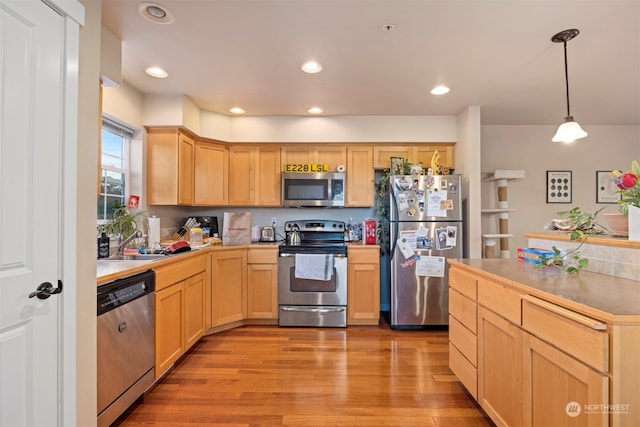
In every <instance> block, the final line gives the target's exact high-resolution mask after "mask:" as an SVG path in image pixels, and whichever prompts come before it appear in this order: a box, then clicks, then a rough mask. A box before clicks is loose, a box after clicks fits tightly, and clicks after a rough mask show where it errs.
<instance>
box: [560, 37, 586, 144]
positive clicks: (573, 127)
mask: <svg viewBox="0 0 640 427" xmlns="http://www.w3.org/2000/svg"><path fill="white" fill-rule="evenodd" d="M578 34H580V31H578V30H576V29H571V30H564V31H560V32H559V33H558V34H556V35H554V36H553V37H551V41H552V42H554V43H563V44H564V81H565V84H566V88H567V117H565V118H564V123H563V124H561V125H560V127H559V128H558V131H557V132H556V134H555V135H554V136H553V139H552V141H553V142H573V141H575V140H576V139H580V138H584V137H585V136H587V133H586V132H585V131H584V130H582V128H581V127H580V125H579V124H578V122H576V121H574V120H573V116H572V115H571V111H570V109H569V71H568V67H567V42H568V41H569V40H571V39H573V38H574V37H577V36H578Z"/></svg>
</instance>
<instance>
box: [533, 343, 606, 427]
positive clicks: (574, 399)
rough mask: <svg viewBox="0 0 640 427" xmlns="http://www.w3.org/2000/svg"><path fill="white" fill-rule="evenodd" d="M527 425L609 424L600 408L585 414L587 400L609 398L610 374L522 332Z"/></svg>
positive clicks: (589, 426) (592, 425)
mask: <svg viewBox="0 0 640 427" xmlns="http://www.w3.org/2000/svg"><path fill="white" fill-rule="evenodd" d="M523 343H524V352H523V367H524V389H523V390H524V396H523V397H524V403H525V405H524V407H523V409H524V414H523V415H524V426H526V427H536V426H559V427H561V426H574V425H575V426H585V427H595V426H608V425H609V415H608V414H607V411H602V410H600V409H598V410H596V411H593V412H592V413H590V414H585V413H583V412H584V407H585V406H584V405H585V403H587V404H588V402H592V404H593V403H594V402H597V403H598V404H600V403H606V402H609V378H608V377H607V375H606V374H603V373H601V372H598V371H596V370H594V369H592V368H590V367H589V366H587V365H585V364H584V363H580V362H579V361H577V360H576V359H574V358H573V357H571V356H569V355H567V354H565V353H563V352H562V351H560V350H558V349H556V348H555V347H553V346H551V345H549V344H547V343H545V342H544V341H542V340H540V339H538V338H536V337H534V336H533V335H531V334H528V333H526V332H525V333H524V334H523Z"/></svg>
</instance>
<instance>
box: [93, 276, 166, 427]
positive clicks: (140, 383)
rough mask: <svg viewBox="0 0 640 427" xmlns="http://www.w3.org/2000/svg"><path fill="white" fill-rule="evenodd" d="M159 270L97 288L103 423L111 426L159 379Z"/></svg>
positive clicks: (99, 411)
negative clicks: (156, 316)
mask: <svg viewBox="0 0 640 427" xmlns="http://www.w3.org/2000/svg"><path fill="white" fill-rule="evenodd" d="M154 289H155V274H154V272H153V271H151V270H149V271H145V272H144V273H139V274H136V275H133V276H129V277H126V278H123V279H118V280H116V281H113V282H110V283H108V284H105V285H102V286H100V287H98V304H97V306H98V307H97V312H98V320H97V329H98V331H97V335H98V338H97V341H98V362H97V363H98V369H97V372H98V378H97V380H98V426H100V427H101V426H108V425H110V424H111V423H113V421H115V420H116V419H117V418H118V417H119V416H120V415H121V414H122V413H123V412H124V411H125V410H126V409H127V408H128V407H129V406H130V405H131V404H132V403H133V402H135V401H136V399H138V397H140V396H141V395H142V394H143V393H144V392H145V391H147V389H148V388H149V387H150V386H151V385H152V384H153V381H154V370H153V368H154V363H155V337H154V315H153V309H154V304H153V301H154V292H153V291H154Z"/></svg>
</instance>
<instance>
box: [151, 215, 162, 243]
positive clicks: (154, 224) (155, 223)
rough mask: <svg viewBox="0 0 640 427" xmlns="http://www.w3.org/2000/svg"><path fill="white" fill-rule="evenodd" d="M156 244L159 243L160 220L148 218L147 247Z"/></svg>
mask: <svg viewBox="0 0 640 427" xmlns="http://www.w3.org/2000/svg"><path fill="white" fill-rule="evenodd" d="M156 243H160V218H156V216H155V215H154V216H152V217H151V218H149V247H153V246H154V244H156Z"/></svg>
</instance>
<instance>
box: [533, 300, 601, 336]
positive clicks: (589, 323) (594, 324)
mask: <svg viewBox="0 0 640 427" xmlns="http://www.w3.org/2000/svg"><path fill="white" fill-rule="evenodd" d="M522 298H523V300H525V301H527V302H529V303H531V304H533V305H537V306H538V307H541V308H543V309H545V310H547V311H550V312H552V313H555V314H557V315H559V316H562V317H565V318H567V319H570V320H573V321H574V322H576V323H579V324H581V325H584V326H586V327H588V328H591V329H595V330H596V331H606V330H607V324H606V323H602V322H599V321H597V320H594V319H591V318H590V317H586V316H583V315H581V314H578V313H575V312H573V311H571V310H567V309H566V308H562V307H559V306H557V305H555V304H552V303H550V302H547V301H544V300H541V299H539V298H536V297H533V296H531V295H524V296H523V297H522Z"/></svg>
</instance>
